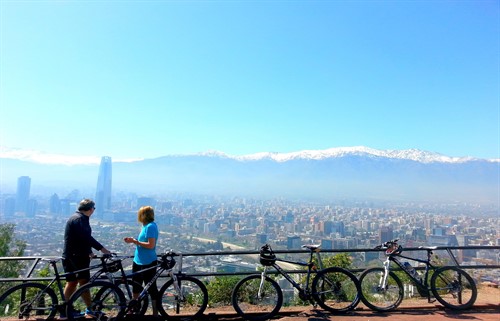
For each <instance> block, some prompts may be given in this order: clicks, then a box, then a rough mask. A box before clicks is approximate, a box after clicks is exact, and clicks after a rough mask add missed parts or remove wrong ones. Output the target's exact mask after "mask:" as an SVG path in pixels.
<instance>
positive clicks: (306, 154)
mask: <svg viewBox="0 0 500 321" xmlns="http://www.w3.org/2000/svg"><path fill="white" fill-rule="evenodd" d="M349 155H351V156H364V157H382V158H390V159H406V160H413V161H416V162H421V163H434V162H438V163H464V162H468V161H472V160H479V158H474V157H450V156H445V155H442V154H439V153H434V152H428V151H422V150H419V149H406V150H380V149H374V148H369V147H365V146H354V147H335V148H329V149H324V150H302V151H297V152H290V153H273V152H261V153H255V154H248V155H241V156H237V155H229V154H226V153H224V152H220V151H213V150H210V151H206V152H200V153H197V154H192V155H189V154H184V155H182V154H176V155H165V156H166V157H168V156H176V157H187V156H207V157H222V158H230V159H235V160H239V161H257V160H265V159H267V160H273V161H276V162H287V161H290V160H298V159H303V160H305V159H310V160H321V159H327V158H335V157H345V156H349ZM100 158H101V157H100V156H88V155H87V156H68V155H60V154H50V153H45V152H40V151H35V150H23V149H15V148H7V147H2V146H0V160H1V159H18V160H23V161H29V162H35V163H42V164H65V165H77V164H99V162H100ZM142 160H144V158H129V159H115V158H113V162H126V163H128V162H135V161H142ZM486 161H491V162H500V159H489V160H486Z"/></svg>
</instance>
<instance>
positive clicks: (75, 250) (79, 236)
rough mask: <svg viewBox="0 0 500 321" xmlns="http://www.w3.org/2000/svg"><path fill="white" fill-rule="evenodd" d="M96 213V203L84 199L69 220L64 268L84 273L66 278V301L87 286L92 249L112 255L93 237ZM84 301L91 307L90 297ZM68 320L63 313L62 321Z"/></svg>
mask: <svg viewBox="0 0 500 321" xmlns="http://www.w3.org/2000/svg"><path fill="white" fill-rule="evenodd" d="M94 211H95V203H94V201H92V200H91V199H84V200H82V201H81V202H80V204H79V205H78V211H76V212H75V213H74V214H73V215H71V217H70V218H69V219H68V222H67V223H66V229H65V230H64V249H63V255H62V256H63V267H64V271H65V272H74V271H78V270H82V269H86V270H84V271H81V272H78V273H76V274H70V275H68V276H67V277H66V286H65V288H64V297H65V299H66V301H67V300H68V299H69V298H70V297H71V295H72V294H73V293H74V292H75V291H76V288H77V286H78V285H80V286H82V285H84V284H86V283H87V282H88V281H89V279H90V270H88V268H89V266H90V258H91V257H93V256H94V254H93V253H92V248H94V249H96V250H98V251H101V252H102V253H104V254H110V253H111V252H110V251H108V250H107V249H106V248H105V247H104V246H102V245H101V243H99V242H98V241H97V240H96V239H94V237H92V228H91V227H90V223H89V220H90V216H91V215H92V214H93V213H94ZM83 299H84V300H85V303H86V304H87V307H90V303H91V302H90V296H89V295H84V296H83ZM85 314H86V315H88V316H89V317H94V316H95V315H94V313H93V312H92V311H91V310H90V309H89V308H87V310H86V311H85ZM64 318H66V315H64V311H63V312H61V319H64Z"/></svg>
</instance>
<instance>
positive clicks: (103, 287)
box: [68, 251, 208, 320]
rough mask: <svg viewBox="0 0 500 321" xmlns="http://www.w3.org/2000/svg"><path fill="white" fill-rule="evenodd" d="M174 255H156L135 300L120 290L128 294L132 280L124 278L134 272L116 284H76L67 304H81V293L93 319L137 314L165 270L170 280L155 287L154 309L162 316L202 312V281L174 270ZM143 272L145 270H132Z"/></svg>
mask: <svg viewBox="0 0 500 321" xmlns="http://www.w3.org/2000/svg"><path fill="white" fill-rule="evenodd" d="M174 256H179V254H176V253H174V252H172V251H169V252H167V253H164V254H163V255H162V256H161V257H160V258H159V260H158V264H157V265H156V266H153V267H151V268H150V269H154V268H157V271H156V274H155V276H154V277H153V279H152V280H151V281H150V282H149V283H148V284H146V285H145V286H144V288H143V289H142V291H141V292H140V294H139V297H138V298H137V299H131V300H126V299H125V296H124V294H123V292H124V291H123V290H122V289H125V291H126V292H127V293H131V286H132V283H131V282H130V281H128V280H127V279H128V278H130V277H132V276H133V275H134V274H135V273H132V274H128V275H127V276H126V277H125V278H123V279H122V281H121V283H120V286H117V285H115V284H113V283H109V282H98V281H96V282H94V283H88V284H86V285H84V286H82V287H80V288H79V289H78V290H77V291H76V292H75V293H74V294H73V295H72V296H71V298H70V300H69V301H68V306H70V307H72V308H73V309H78V307H80V306H82V305H84V298H85V295H88V296H90V299H91V310H92V311H96V312H98V314H97V316H96V318H95V319H97V320H110V319H115V320H119V319H122V318H123V317H124V316H125V315H128V314H137V311H143V309H144V307H147V303H146V300H147V298H148V289H149V288H150V287H151V286H153V284H154V282H155V281H156V280H157V279H158V278H159V277H160V276H161V275H162V274H163V273H164V272H165V273H166V274H167V276H168V277H170V279H169V280H168V281H167V282H166V283H165V284H164V285H163V286H162V287H161V289H160V290H159V297H158V300H157V308H158V312H159V313H160V314H161V315H162V316H163V317H165V318H167V317H169V316H172V315H175V316H183V317H184V319H191V318H193V319H194V318H197V317H199V316H201V315H202V314H203V312H204V311H205V309H206V307H207V305H208V292H207V288H206V286H205V284H204V283H203V282H202V281H200V280H198V279H196V278H194V277H192V276H189V275H186V274H184V273H182V272H181V271H179V272H174V266H175V265H176V261H175V259H174ZM122 271H123V270H122ZM144 271H147V269H145V270H142V271H139V272H136V273H143V272H144ZM139 313H142V312H139ZM70 320H72V319H71V318H70Z"/></svg>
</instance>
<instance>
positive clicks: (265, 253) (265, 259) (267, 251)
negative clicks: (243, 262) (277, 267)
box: [260, 244, 276, 266]
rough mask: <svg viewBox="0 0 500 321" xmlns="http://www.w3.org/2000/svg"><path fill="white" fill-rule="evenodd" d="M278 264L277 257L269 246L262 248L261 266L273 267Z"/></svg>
mask: <svg viewBox="0 0 500 321" xmlns="http://www.w3.org/2000/svg"><path fill="white" fill-rule="evenodd" d="M275 262H276V255H274V252H273V250H272V249H271V247H270V246H269V245H267V244H266V245H264V246H263V247H261V248H260V264H262V265H264V266H271V265H273V264H274V263H275Z"/></svg>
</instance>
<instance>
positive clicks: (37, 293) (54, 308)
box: [0, 258, 118, 320]
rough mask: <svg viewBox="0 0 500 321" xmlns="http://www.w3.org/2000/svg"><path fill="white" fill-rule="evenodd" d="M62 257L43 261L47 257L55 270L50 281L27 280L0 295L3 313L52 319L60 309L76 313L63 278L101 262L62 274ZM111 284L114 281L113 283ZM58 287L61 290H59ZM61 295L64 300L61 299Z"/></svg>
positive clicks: (10, 315) (9, 315)
mask: <svg viewBox="0 0 500 321" xmlns="http://www.w3.org/2000/svg"><path fill="white" fill-rule="evenodd" d="M61 260H62V258H50V259H42V261H47V262H48V263H49V265H50V266H51V268H52V270H53V272H54V278H53V279H52V280H50V281H48V282H47V283H46V284H45V283H39V282H26V283H22V284H18V285H15V286H13V287H11V288H9V289H8V290H7V291H5V293H4V294H2V295H1V296H0V317H1V318H3V317H17V318H18V319H29V318H30V317H35V318H36V319H38V320H49V319H52V318H54V316H55V315H56V313H58V312H59V313H66V314H67V315H70V314H71V315H72V314H73V312H74V310H68V305H67V302H66V300H65V298H64V286H63V282H64V281H65V277H66V276H68V275H70V274H75V273H78V272H82V271H85V270H91V269H95V268H96V267H98V266H100V265H94V266H90V267H89V268H86V269H82V270H79V271H75V272H69V273H63V274H60V273H59V269H58V268H57V263H58V262H59V261H61ZM97 277H98V275H93V276H92V277H91V278H90V280H89V282H97V281H96V279H97ZM100 282H102V281H100ZM111 286H114V285H112V284H111ZM54 287H55V288H56V290H57V292H58V294H56V290H54ZM117 289H118V288H117ZM58 295H59V297H60V298H61V301H59V299H58Z"/></svg>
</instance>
